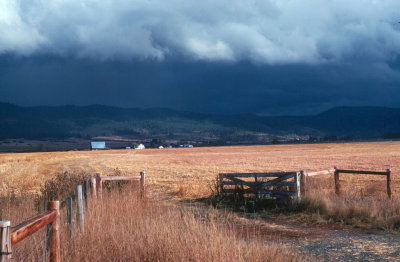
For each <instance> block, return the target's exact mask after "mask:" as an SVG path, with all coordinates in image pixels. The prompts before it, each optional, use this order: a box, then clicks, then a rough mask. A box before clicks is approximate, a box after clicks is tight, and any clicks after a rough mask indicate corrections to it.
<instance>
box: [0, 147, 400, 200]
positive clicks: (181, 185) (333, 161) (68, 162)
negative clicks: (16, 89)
mask: <svg viewBox="0 0 400 262" xmlns="http://www.w3.org/2000/svg"><path fill="white" fill-rule="evenodd" d="M335 165H336V166H338V167H340V168H343V169H344V168H348V169H365V170H382V171H383V170H385V169H386V168H391V169H392V174H393V176H392V177H393V178H392V179H393V191H394V195H396V194H397V191H399V192H400V190H398V188H399V187H400V176H399V174H398V172H399V170H400V142H375V143H347V144H307V145H268V146H232V147H202V148H173V149H146V150H107V151H69V152H49V153H20V154H0V194H7V193H8V192H10V190H14V191H16V192H21V191H25V192H37V191H38V190H39V188H40V186H41V185H42V184H43V183H44V182H45V181H46V180H47V179H50V178H52V177H54V176H55V175H56V174H57V173H60V172H64V171H69V172H76V171H85V172H88V173H93V174H94V173H95V172H102V173H103V175H107V174H108V173H111V172H114V171H115V169H119V170H120V171H121V172H122V173H124V174H126V175H129V174H138V173H139V172H140V171H145V172H146V174H147V177H146V179H147V181H146V182H147V185H148V186H149V187H150V193H153V194H155V193H167V195H170V196H172V195H178V196H181V197H185V198H196V197H202V196H206V195H208V194H209V193H210V191H209V188H208V186H207V185H208V182H209V181H211V180H212V179H214V178H215V177H216V175H217V174H218V173H225V172H265V171H298V170H301V169H304V170H306V171H309V172H310V171H319V170H326V169H331V168H332V167H333V166H335ZM326 179H328V180H332V176H326ZM341 179H343V180H345V181H348V182H350V181H353V182H355V185H356V187H357V188H358V189H361V190H362V189H368V188H367V187H374V188H375V189H376V188H378V190H384V189H385V182H384V181H385V178H384V177H376V176H371V175H370V176H365V175H356V176H354V175H342V176H341ZM343 184H344V185H343V187H344V188H346V182H343Z"/></svg>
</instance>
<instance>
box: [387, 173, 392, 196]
mask: <svg viewBox="0 0 400 262" xmlns="http://www.w3.org/2000/svg"><path fill="white" fill-rule="evenodd" d="M391 172H392V171H391V170H390V168H389V169H386V173H387V175H386V186H387V194H388V197H389V198H392V178H391Z"/></svg>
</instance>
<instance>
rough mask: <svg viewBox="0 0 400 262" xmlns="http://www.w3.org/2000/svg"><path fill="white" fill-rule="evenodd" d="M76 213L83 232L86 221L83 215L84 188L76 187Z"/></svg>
mask: <svg viewBox="0 0 400 262" xmlns="http://www.w3.org/2000/svg"><path fill="white" fill-rule="evenodd" d="M76 212H77V215H78V216H77V221H78V225H79V228H80V229H81V231H82V232H83V230H84V226H85V220H84V215H83V203H82V186H81V185H78V186H76Z"/></svg>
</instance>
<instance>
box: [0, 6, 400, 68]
mask: <svg viewBox="0 0 400 262" xmlns="http://www.w3.org/2000/svg"><path fill="white" fill-rule="evenodd" d="M399 10H400V1H398V0H381V1H376V0H352V1H348V0H332V1H321V0H266V1H251V0H249V1H242V0H203V1H188V0H169V1H165V0H147V1H143V0H133V1H132V0H129V1H128V0H86V1H85V0H84V1H78V0H57V1H44V0H20V1H15V0H4V1H1V2H0V32H1V34H0V54H17V55H22V56H29V55H43V54H50V55H56V56H64V57H75V58H90V59H91V58H93V59H96V60H128V61H129V60H131V59H135V60H137V59H139V60H141V59H142V60H143V59H145V60H165V59H167V58H177V57H178V58H179V59H187V60H190V61H199V60H200V61H217V62H220V61H224V62H226V61H227V62H238V61H250V62H254V63H257V64H269V65H276V64H279V65H282V64H321V63H323V64H329V63H344V62H346V61H349V60H350V61H353V62H354V61H361V62H363V61H366V62H369V63H370V62H372V63H382V62H387V61H391V60H393V59H395V58H396V56H397V55H398V54H399V53H400V24H399V23H398V22H399V21H400V20H399V19H400V13H399Z"/></svg>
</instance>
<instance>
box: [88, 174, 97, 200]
mask: <svg viewBox="0 0 400 262" xmlns="http://www.w3.org/2000/svg"><path fill="white" fill-rule="evenodd" d="M90 191H92V201H96V198H97V192H96V178H94V177H92V178H91V179H90Z"/></svg>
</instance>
